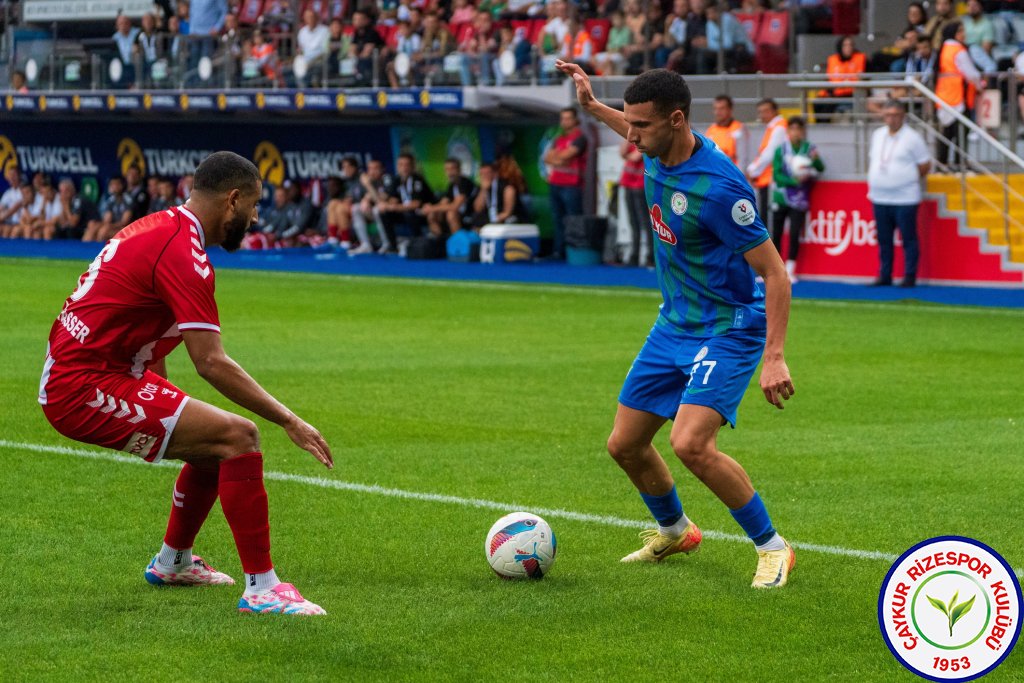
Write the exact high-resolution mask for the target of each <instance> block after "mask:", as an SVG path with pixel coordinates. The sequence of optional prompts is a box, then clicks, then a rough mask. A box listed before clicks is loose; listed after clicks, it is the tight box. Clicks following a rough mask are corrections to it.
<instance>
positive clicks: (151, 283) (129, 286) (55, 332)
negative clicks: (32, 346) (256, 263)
mask: <svg viewBox="0 0 1024 683" xmlns="http://www.w3.org/2000/svg"><path fill="white" fill-rule="evenodd" d="M180 330H212V331H215V332H220V319H219V317H218V315H217V304H216V301H215V300H214V273H213V266H211V265H210V263H209V261H208V260H207V255H206V238H205V235H204V233H203V227H202V225H201V224H200V222H199V219H198V218H196V216H195V214H193V213H192V212H191V211H189V210H188V209H187V208H185V207H184V206H180V207H175V208H172V209H167V210H166V211H161V212H159V213H155V214H152V215H149V216H146V217H145V218H141V219H139V220H137V221H135V222H134V223H131V224H129V225H128V226H126V227H125V228H124V229H122V230H121V231H120V232H118V233H117V234H116V235H114V237H113V238H112V239H111V240H110V241H109V242H107V244H106V246H104V247H103V249H102V251H100V253H99V255H98V256H97V257H96V259H95V260H94V261H93V262H92V264H91V265H90V266H89V270H87V271H86V272H85V273H83V274H82V276H81V278H79V281H78V288H77V289H75V291H74V292H73V293H72V294H71V296H70V297H68V299H67V301H65V302H64V309H63V310H62V311H61V313H60V315H59V316H58V317H57V320H56V322H54V324H53V327H52V328H51V330H50V343H49V356H50V357H49V358H48V359H47V367H46V371H45V372H44V376H43V382H42V386H41V387H40V394H39V401H40V403H43V404H45V403H46V386H47V384H48V381H53V382H55V383H56V382H58V381H59V379H60V378H67V376H68V375H70V374H72V373H79V372H92V373H97V372H99V373H119V374H128V375H132V376H133V377H136V378H141V377H142V375H143V373H144V372H145V370H146V368H147V367H148V366H150V365H152V364H153V363H154V362H155V361H157V360H159V359H162V358H163V357H165V356H166V355H167V354H168V353H170V352H171V351H172V350H174V348H175V347H176V346H177V345H178V344H179V343H181V332H180Z"/></svg>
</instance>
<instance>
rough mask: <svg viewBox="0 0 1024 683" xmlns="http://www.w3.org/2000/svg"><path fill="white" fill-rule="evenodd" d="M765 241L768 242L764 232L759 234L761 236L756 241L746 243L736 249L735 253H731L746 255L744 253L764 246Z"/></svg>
mask: <svg viewBox="0 0 1024 683" xmlns="http://www.w3.org/2000/svg"><path fill="white" fill-rule="evenodd" d="M767 241H768V231H765V232H763V233H761V236H760V237H758V238H757V239H756V240H754V241H753V242H747V243H746V244H744V245H743V246H742V247H740V248H739V249H736V250H735V251H733V253H734V254H743V253H746V252H748V251H750V250H751V249H753V248H754V247H758V246H761V245H762V244H764V243H765V242H767Z"/></svg>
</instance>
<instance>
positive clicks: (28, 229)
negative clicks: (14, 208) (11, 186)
mask: <svg viewBox="0 0 1024 683" xmlns="http://www.w3.org/2000/svg"><path fill="white" fill-rule="evenodd" d="M20 190H21V208H20V209H18V214H17V218H18V220H17V222H16V223H15V225H14V228H13V229H12V230H11V235H10V236H11V237H13V238H19V237H21V238H24V239H29V238H31V237H32V228H33V226H34V225H35V223H36V221H37V219H39V217H40V216H42V215H43V195H42V194H41V193H39V192H37V191H36V188H35V186H34V185H30V184H28V183H26V184H24V185H22V186H21V188H20Z"/></svg>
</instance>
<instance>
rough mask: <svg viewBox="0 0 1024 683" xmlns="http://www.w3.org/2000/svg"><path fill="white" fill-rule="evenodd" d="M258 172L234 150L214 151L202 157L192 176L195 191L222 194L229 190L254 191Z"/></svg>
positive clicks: (257, 185) (252, 164) (257, 180)
mask: <svg viewBox="0 0 1024 683" xmlns="http://www.w3.org/2000/svg"><path fill="white" fill-rule="evenodd" d="M259 183H260V172H259V169H258V168H256V165H255V164H254V163H252V162H251V161H249V160H248V159H246V158H245V157H242V156H239V155H237V154H235V153H234V152H214V153H213V154H211V155H210V156H208V157H206V158H205V159H203V161H202V163H200V164H199V167H198V168H196V172H195V175H194V176H193V178H192V189H193V191H196V192H207V193H209V194H223V193H225V192H230V191H231V190H236V189H237V190H240V191H242V192H245V193H249V192H255V191H256V188H257V187H259Z"/></svg>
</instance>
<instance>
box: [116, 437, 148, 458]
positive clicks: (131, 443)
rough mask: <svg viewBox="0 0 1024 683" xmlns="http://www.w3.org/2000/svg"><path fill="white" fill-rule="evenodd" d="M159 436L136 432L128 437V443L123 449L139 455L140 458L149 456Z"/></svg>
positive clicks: (130, 453)
mask: <svg viewBox="0 0 1024 683" xmlns="http://www.w3.org/2000/svg"><path fill="white" fill-rule="evenodd" d="M156 442H157V437H155V436H153V435H152V434H143V433H142V432H135V433H134V434H132V436H131V438H130V439H128V443H127V444H125V447H124V448H122V449H121V450H122V451H124V452H125V453H128V454H129V455H137V456H139V457H140V458H148V457H149V454H150V453H151V452H152V451H153V447H154V446H156Z"/></svg>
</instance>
